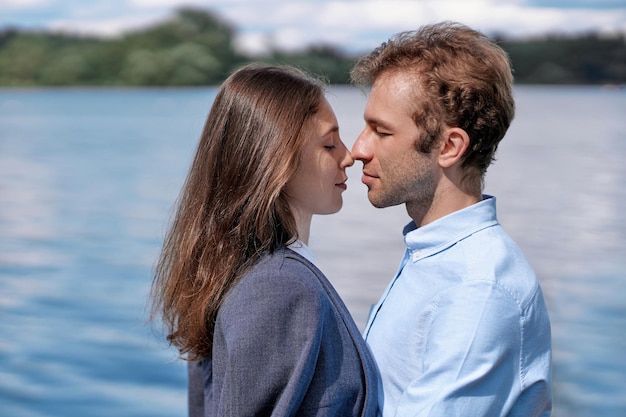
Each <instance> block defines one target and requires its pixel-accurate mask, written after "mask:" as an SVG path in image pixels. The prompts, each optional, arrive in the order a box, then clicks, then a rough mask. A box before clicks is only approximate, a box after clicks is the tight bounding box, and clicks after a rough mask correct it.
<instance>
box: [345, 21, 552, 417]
mask: <svg viewBox="0 0 626 417" xmlns="http://www.w3.org/2000/svg"><path fill="white" fill-rule="evenodd" d="M351 75H352V78H353V80H354V81H355V82H356V83H357V84H359V85H361V86H366V85H367V86H371V91H370V95H369V98H368V102H367V105H366V108H365V129H364V130H363V132H362V133H361V134H360V135H359V137H358V138H357V140H356V142H355V143H354V147H353V149H352V156H353V158H354V159H357V160H360V161H362V162H363V177H362V182H363V183H365V184H366V185H367V187H368V198H369V200H370V202H371V203H372V204H373V205H374V206H376V207H388V206H393V205H396V204H405V205H406V209H407V212H408V214H409V216H410V217H411V218H412V219H413V221H412V222H411V223H409V224H408V225H407V226H406V227H405V229H404V240H405V243H406V246H407V249H406V252H405V255H404V258H403V260H402V262H401V265H400V268H399V270H398V273H397V274H396V276H395V278H394V279H393V280H392V281H391V283H390V284H389V286H388V288H387V290H386V291H385V293H384V294H383V296H382V297H381V299H380V301H379V302H378V304H377V305H375V306H374V308H373V310H372V313H371V315H370V318H369V320H368V323H367V326H366V329H365V332H364V336H365V338H366V340H367V343H368V345H369V346H370V348H371V350H372V352H373V354H374V357H375V358H376V361H377V364H378V367H379V369H380V372H381V378H382V384H383V392H382V393H380V394H381V395H380V397H381V398H380V401H381V404H382V408H383V413H382V414H383V416H384V417H391V416H398V417H400V416H430V417H433V416H442V417H443V416H445V417H451V416H463V417H471V416H490V417H492V416H523V417H533V416H544V417H547V416H549V415H550V410H551V407H552V405H551V404H552V400H551V347H550V343H551V342H550V322H549V318H548V313H547V311H546V307H545V304H544V300H543V295H542V292H541V288H540V287H539V284H538V282H537V279H536V277H535V274H534V272H533V270H532V268H531V267H530V265H529V264H528V262H527V261H526V259H525V258H524V255H523V254H522V252H521V251H520V249H519V248H518V246H517V245H516V244H515V243H514V242H513V241H512V240H511V238H510V237H509V236H508V235H507V234H506V232H505V231H504V230H503V228H502V227H501V226H500V224H499V223H498V221H497V219H496V199H495V198H494V197H492V196H488V195H483V194H482V189H483V179H484V176H485V172H486V170H487V167H488V166H489V165H490V163H491V162H492V161H493V159H494V154H495V151H496V148H497V146H498V143H499V142H500V140H501V139H502V138H503V136H504V134H505V132H506V130H507V129H508V127H509V124H510V122H511V120H512V118H513V114H514V102H513V97H512V82H513V77H512V75H511V69H510V64H509V60H508V57H507V55H506V54H505V53H504V51H502V50H501V49H500V48H499V47H498V46H497V45H495V44H494V43H493V42H491V41H490V40H489V39H488V38H487V37H485V36H484V35H482V34H480V33H479V32H476V31H474V30H472V29H470V28H468V27H465V26H463V25H460V24H455V23H441V24H437V25H431V26H426V27H423V28H421V29H420V30H418V31H416V32H405V33H401V34H398V35H396V36H395V37H394V38H392V39H391V40H389V41H388V42H386V43H384V44H382V45H381V46H380V47H378V48H377V49H375V50H374V51H373V52H371V53H370V54H369V55H367V56H365V57H364V58H362V59H361V60H360V61H359V62H358V63H357V64H356V66H355V68H354V69H353V70H352V74H351Z"/></svg>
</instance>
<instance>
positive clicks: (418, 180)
mask: <svg viewBox="0 0 626 417" xmlns="http://www.w3.org/2000/svg"><path fill="white" fill-rule="evenodd" d="M416 84H417V83H416V81H415V78H414V77H412V76H408V75H406V74H403V73H401V72H396V71H393V72H383V73H382V74H380V75H379V76H378V77H377V78H376V80H375V81H374V84H373V86H372V90H371V93H370V96H369V99H368V101H367V105H366V106H365V113H364V118H365V129H363V132H361V134H360V135H359V137H358V138H357V140H356V142H355V143H354V146H353V147H352V157H353V158H354V159H355V160H359V161H361V162H363V177H362V178H361V181H362V182H363V183H364V184H365V185H367V188H368V193H367V196H368V198H369V200H370V202H371V203H372V204H373V205H374V206H375V207H379V208H382V207H389V206H394V205H397V204H402V203H407V205H411V206H414V207H421V208H427V207H429V206H430V204H431V203H432V200H433V197H434V193H435V188H436V185H437V178H438V177H437V176H438V170H437V169H436V168H437V164H436V160H435V154H436V153H437V152H436V147H435V149H434V151H433V152H432V153H431V154H425V153H420V152H419V151H418V150H417V148H418V147H417V143H419V140H420V137H421V134H422V130H421V129H420V128H419V127H418V126H416V125H415V122H414V121H413V118H412V114H413V109H415V103H412V102H411V100H412V99H413V100H414V97H416V94H415V93H416V91H415V88H417V87H416ZM407 208H408V207H407Z"/></svg>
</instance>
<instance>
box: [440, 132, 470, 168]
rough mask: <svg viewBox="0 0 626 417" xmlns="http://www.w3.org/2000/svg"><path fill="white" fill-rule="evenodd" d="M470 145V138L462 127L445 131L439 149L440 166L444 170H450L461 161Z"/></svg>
mask: <svg viewBox="0 0 626 417" xmlns="http://www.w3.org/2000/svg"><path fill="white" fill-rule="evenodd" d="M469 145H470V138H469V135H468V134H467V132H465V130H463V129H461V128H460V127H449V128H447V129H445V130H444V132H443V140H442V141H441V148H440V149H439V158H438V161H439V165H440V166H441V167H442V168H450V167H451V166H453V165H454V164H456V163H457V162H459V161H460V160H461V157H462V156H463V154H464V153H465V151H466V150H467V148H469Z"/></svg>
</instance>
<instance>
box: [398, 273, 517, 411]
mask: <svg viewBox="0 0 626 417" xmlns="http://www.w3.org/2000/svg"><path fill="white" fill-rule="evenodd" d="M423 321H424V322H423V323H421V324H422V325H423V326H420V328H419V329H416V331H417V332H420V333H422V332H423V336H424V337H423V338H421V340H423V342H422V343H421V345H420V344H419V343H418V344H416V347H415V349H416V355H417V356H416V357H417V358H420V357H421V358H423V360H422V363H421V369H422V373H421V374H420V376H419V377H418V378H415V379H414V380H412V382H411V383H410V385H409V386H408V387H407V389H406V390H405V391H404V392H403V393H402V395H401V397H400V399H399V401H398V404H397V408H396V416H413V417H417V416H420V417H426V416H428V417H439V416H441V417H444V416H445V417H449V416H464V417H474V416H475V417H478V416H481V417H484V416H500V415H506V410H505V407H506V402H507V400H508V399H509V398H510V397H511V393H512V391H515V390H517V391H519V386H520V384H519V378H520V353H521V323H520V309H519V307H518V304H517V302H516V301H515V300H514V299H513V298H512V297H511V296H510V295H509V294H508V293H507V291H506V290H505V289H503V288H500V287H497V286H495V285H494V284H493V283H491V282H487V281H477V282H472V283H469V284H463V285H462V286H459V287H456V288H453V289H449V290H447V291H445V292H443V293H442V294H440V295H439V296H437V297H436V298H435V299H434V300H432V302H431V305H430V308H429V309H428V314H427V315H426V317H425V318H424V319H423ZM424 324H425V325H424ZM418 339H419V338H418Z"/></svg>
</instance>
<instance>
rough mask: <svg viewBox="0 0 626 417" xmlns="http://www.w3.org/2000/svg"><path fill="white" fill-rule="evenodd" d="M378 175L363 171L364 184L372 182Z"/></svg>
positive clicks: (362, 180)
mask: <svg viewBox="0 0 626 417" xmlns="http://www.w3.org/2000/svg"><path fill="white" fill-rule="evenodd" d="M377 178H378V177H377V176H376V175H372V173H370V172H367V171H363V176H362V177H361V182H362V183H363V184H366V185H367V184H368V183H371V182H372V181H374V180H376V179H377Z"/></svg>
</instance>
